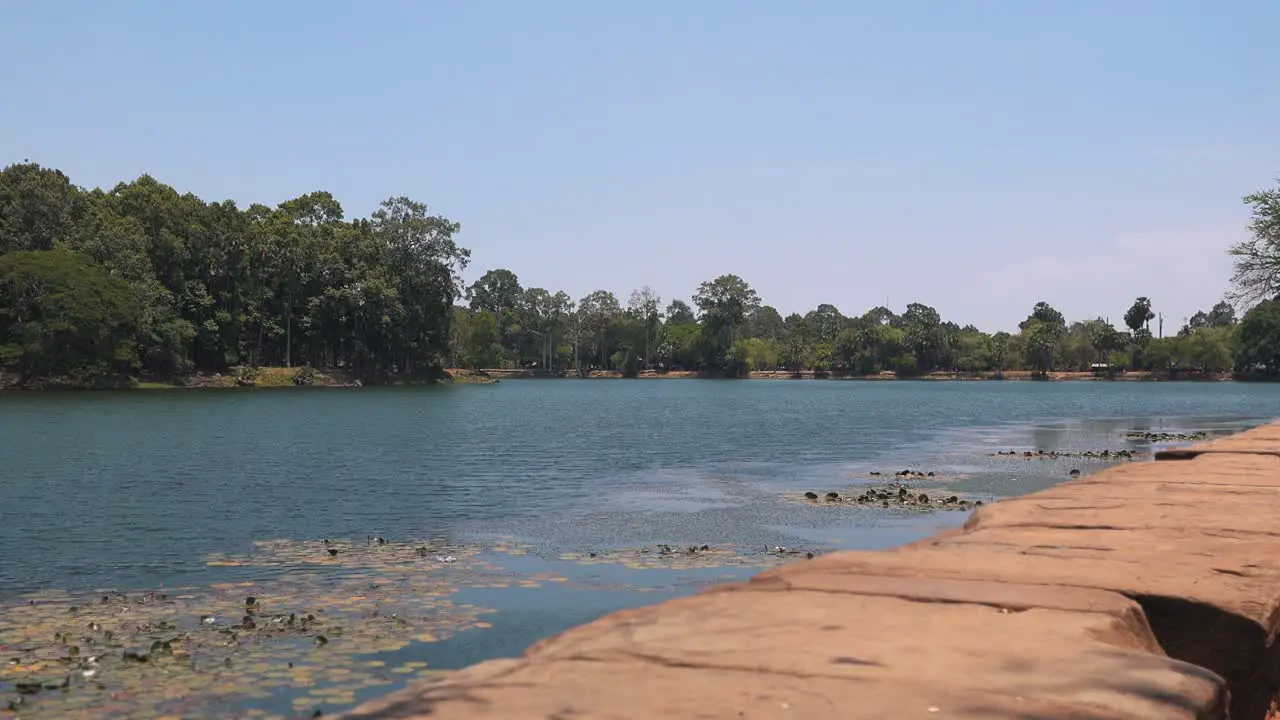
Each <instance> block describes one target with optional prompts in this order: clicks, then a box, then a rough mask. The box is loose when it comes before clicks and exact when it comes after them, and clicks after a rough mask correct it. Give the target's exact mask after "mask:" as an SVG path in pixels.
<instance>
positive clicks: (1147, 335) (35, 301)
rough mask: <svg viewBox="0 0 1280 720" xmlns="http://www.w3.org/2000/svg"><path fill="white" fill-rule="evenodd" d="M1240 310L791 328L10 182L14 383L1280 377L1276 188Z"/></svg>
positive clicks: (336, 232) (452, 227)
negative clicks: (285, 375) (260, 372)
mask: <svg viewBox="0 0 1280 720" xmlns="http://www.w3.org/2000/svg"><path fill="white" fill-rule="evenodd" d="M1245 201H1246V202H1247V203H1249V204H1250V205H1251V206H1252V207H1253V209H1254V220H1253V223H1252V224H1251V226H1250V229H1251V239H1250V241H1248V242H1246V243H1241V244H1240V245H1238V246H1236V247H1235V248H1233V249H1232V253H1233V255H1234V257H1235V260H1236V277H1235V278H1234V281H1235V282H1234V285H1235V291H1234V293H1233V295H1232V296H1231V298H1230V300H1231V301H1233V302H1235V303H1238V304H1240V305H1241V306H1242V307H1244V306H1248V307H1249V310H1248V312H1246V313H1245V314H1244V316H1243V318H1240V319H1237V317H1236V312H1235V309H1234V306H1233V304H1232V302H1228V301H1223V302H1220V303H1218V304H1217V305H1215V306H1214V307H1212V308H1207V309H1205V310H1204V311H1202V312H1199V313H1197V314H1196V315H1195V316H1193V317H1192V318H1190V319H1189V321H1188V322H1187V323H1186V324H1185V325H1184V326H1183V327H1182V328H1181V329H1180V330H1178V331H1177V333H1176V334H1173V335H1172V336H1171V337H1165V338H1160V337H1153V335H1152V332H1151V327H1150V323H1151V320H1152V319H1153V318H1154V317H1155V314H1154V311H1153V308H1152V301H1151V300H1150V299H1149V298H1146V297H1140V298H1137V299H1136V300H1135V301H1134V303H1133V304H1132V306H1131V307H1129V308H1128V309H1127V310H1126V311H1125V312H1124V314H1123V324H1122V325H1120V326H1119V327H1116V326H1115V325H1113V324H1111V323H1110V322H1108V321H1107V320H1105V319H1103V318H1095V319H1091V320H1083V321H1076V322H1071V323H1068V322H1067V321H1066V319H1065V318H1064V317H1063V315H1062V313H1061V312H1059V311H1058V310H1056V309H1055V308H1053V307H1051V306H1050V305H1049V304H1047V303H1043V302H1041V303H1038V304H1036V305H1035V306H1034V307H1033V308H1031V309H1030V312H1029V314H1028V315H1027V316H1026V318H1025V319H1024V320H1023V321H1022V322H1021V323H1020V324H1019V329H1018V331H1017V332H1015V333H1007V332H996V333H986V332H983V331H981V330H979V329H978V328H976V327H974V326H972V325H963V326H961V325H959V324H957V323H955V322H951V321H946V320H944V319H943V318H942V316H941V315H940V313H939V312H938V311H937V310H936V309H934V308H932V307H929V306H927V305H923V304H919V303H913V304H910V305H908V306H907V307H906V308H905V310H904V311H903V312H902V313H900V314H899V313H896V312H894V311H892V310H890V309H889V308H885V307H877V308H874V309H872V310H869V311H867V312H864V313H861V314H850V315H846V314H844V313H843V312H842V311H840V310H839V309H838V308H836V307H835V306H833V305H829V304H823V305H819V306H818V307H816V308H815V309H813V310H811V311H809V312H807V313H804V314H799V313H792V314H790V315H787V316H785V317H784V316H783V315H782V314H781V313H779V312H778V311H777V310H776V309H775V308H773V307H771V306H769V305H767V304H765V303H764V302H763V301H762V299H761V298H760V297H759V295H758V294H757V293H756V291H755V290H754V289H752V288H751V286H750V285H749V284H748V283H747V282H746V281H745V280H744V279H742V278H740V277H738V276H736V275H731V274H726V275H722V276H719V277H716V278H714V279H711V280H708V281H706V282H704V283H702V284H701V285H700V286H699V287H698V288H697V289H696V291H695V292H694V293H693V295H692V297H691V298H689V301H687V302H686V301H685V300H683V299H672V300H670V301H664V299H663V298H661V297H659V296H658V294H657V293H656V292H654V291H653V290H652V289H651V288H649V287H642V288H640V289H637V290H635V291H634V292H632V293H630V294H629V295H628V296H626V297H625V299H622V298H619V297H618V296H616V295H615V294H614V293H613V292H610V291H608V290H597V291H595V292H592V293H589V294H587V295H586V296H585V297H581V298H578V299H576V300H575V299H573V298H571V297H570V296H569V295H568V294H567V293H565V292H563V291H551V290H548V289H545V288H537V287H532V288H526V287H523V286H522V285H521V283H520V280H519V278H518V277H517V275H516V274H515V273H514V272H512V271H511V270H507V269H501V268H499V269H493V270H489V271H488V272H486V273H484V275H483V276H481V277H480V278H479V279H478V280H477V281H475V282H474V283H472V284H470V285H469V286H468V285H465V284H464V283H463V282H462V280H461V273H462V272H463V271H464V270H465V268H466V267H467V264H468V261H469V258H470V252H469V251H468V250H467V249H466V248H464V247H462V246H460V245H459V244H458V243H457V242H456V240H455V237H456V236H457V235H458V233H459V231H460V226H459V224H458V223H456V222H453V221H451V220H449V219H447V218H445V217H443V216H441V215H438V214H434V213H432V212H431V211H430V210H429V209H428V207H427V206H426V205H425V204H423V203H420V202H417V201H414V200H411V199H409V198H407V197H393V198H389V199H387V200H386V201H384V202H383V203H382V204H381V206H380V207H379V208H378V209H377V210H376V211H374V212H373V213H372V214H371V215H370V216H369V217H367V218H354V219H347V218H346V217H345V216H344V212H343V209H342V206H341V205H340V204H339V202H338V201H337V200H336V199H335V198H334V197H333V196H332V195H331V194H329V193H327V192H322V191H321V192H313V193H309V194H306V195H303V196H301V197H298V198H295V199H292V200H288V201H286V202H283V203H280V204H278V205H276V206H275V207H269V206H266V205H261V204H253V205H250V206H249V207H247V208H244V209H241V208H239V207H237V206H236V204H235V203H234V202H231V201H222V202H206V201H204V200H201V199H200V198H198V197H196V196H195V195H192V194H190V193H187V194H181V193H179V192H178V191H176V190H174V189H173V188H172V187H169V186H167V185H165V184H163V183H160V182H158V181H157V180H155V179H154V178H152V177H150V176H146V175H144V176H142V177H140V178H138V179H136V180H134V181H132V182H127V183H120V184H118V185H116V186H115V187H114V188H111V189H110V190H102V189H96V188H95V189H85V188H81V187H78V186H76V185H74V184H73V183H72V182H71V180H70V179H69V178H68V177H67V176H66V175H65V174H63V173H62V172H60V171H58V170H55V169H50V168H45V167H41V166H40V165H38V164H35V163H29V162H24V163H21V164H15V165H11V166H9V167H7V168H5V169H4V170H3V171H0V367H3V368H8V369H9V370H10V371H11V372H14V373H17V374H18V375H19V377H20V379H22V380H31V379H37V378H50V377H60V378H70V379H73V380H75V381H78V382H83V383H94V382H99V381H100V380H101V379H104V378H108V379H109V378H122V377H124V378H127V377H133V376H147V377H155V378H173V377H182V376H185V375H189V374H192V373H197V372H204V373H213V372H227V371H229V370H232V369H234V368H238V367H241V368H242V367H256V366H267V365H275V366H285V367H323V368H337V369H343V370H344V371H346V372H348V373H351V374H353V375H356V376H360V377H370V378H373V377H395V376H433V375H434V374H436V373H438V372H439V369H440V368H441V367H442V366H454V367H468V368H499V367H527V368H535V369H541V370H548V371H555V372H561V371H563V372H578V373H583V374H586V373H588V372H590V371H592V370H595V369H601V370H616V371H620V372H622V373H623V374H636V373H639V372H641V371H643V370H656V371H658V372H664V371H668V370H676V369H682V370H697V371H702V372H705V373H708V374H715V375H727V376H740V375H744V374H746V373H748V372H750V371H753V370H786V371H791V372H796V371H802V370H814V371H822V372H830V373H835V374H854V375H871V374H877V373H883V372H893V373H895V374H898V375H920V374H926V373H931V372H938V371H944V372H1001V371H1006V370H1031V371H1036V372H1048V371H1054V370H1089V369H1091V368H1094V367H1095V366H1097V365H1098V364H1102V365H1105V366H1107V367H1108V368H1109V369H1113V370H1123V369H1153V370H1169V371H1178V370H1195V371H1203V372H1211V373H1216V372H1226V371H1230V370H1251V369H1261V370H1264V371H1267V372H1272V371H1275V370H1277V369H1280V304H1277V301H1276V300H1275V298H1276V297H1277V296H1278V295H1280V260H1277V259H1276V258H1280V190H1269V191H1264V192H1261V193H1256V194H1254V195H1250V196H1248V197H1246V198H1245Z"/></svg>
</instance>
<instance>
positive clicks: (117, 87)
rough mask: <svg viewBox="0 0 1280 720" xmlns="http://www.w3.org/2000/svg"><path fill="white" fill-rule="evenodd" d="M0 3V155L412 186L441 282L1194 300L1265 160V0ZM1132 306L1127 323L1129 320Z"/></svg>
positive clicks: (364, 204)
mask: <svg viewBox="0 0 1280 720" xmlns="http://www.w3.org/2000/svg"><path fill="white" fill-rule="evenodd" d="M298 7H299V6H295V5H286V4H284V3H262V4H257V3H255V4H250V3H248V2H244V1H243V0H241V1H239V2H230V3H221V4H218V5H216V6H214V5H202V4H189V5H187V4H183V5H178V4H170V3H161V2H156V1H154V0H148V1H145V2H144V1H142V0H138V1H135V2H129V3H118V4H112V5H108V4H96V3H90V2H87V1H83V0H80V1H72V0H53V1H51V2H46V3H40V4H27V5H15V6H13V7H12V8H10V9H9V12H8V13H7V17H8V18H9V20H8V22H6V23H5V25H4V26H3V27H0V58H3V60H5V61H6V63H7V65H8V66H9V67H13V68H22V69H23V72H21V73H17V72H15V73H10V74H8V75H7V76H6V77H4V78H3V79H0V90H3V91H4V93H5V95H6V96H8V97H10V98H11V109H10V111H9V112H8V113H7V114H6V115H5V117H4V120H3V121H0V122H2V123H3V125H0V163H3V164H4V165H8V164H11V163H15V162H21V161H23V160H24V159H30V160H31V161H33V162H39V163H41V164H43V165H46V166H50V167H56V168H58V169H61V170H63V171H64V172H66V173H67V174H68V175H69V176H70V177H71V179H72V181H73V182H75V183H77V184H79V185H84V186H89V187H92V186H103V187H106V188H109V187H111V186H112V185H114V184H115V183H116V182H119V181H127V180H132V179H134V178H136V177H137V176H138V175H141V174H143V173H148V174H151V175H153V176H154V177H156V178H157V179H158V180H160V181H162V182H165V183H167V184H170V185H172V186H174V187H175V188H177V189H178V190H179V191H180V192H193V193H195V194H197V195H199V196H200V197H202V198H203V199H205V200H222V199H228V198H229V199H233V200H235V201H236V202H237V203H239V204H240V205H241V206H242V207H243V206H247V205H248V204H249V203H252V202H263V203H267V204H275V203H279V202H281V201H283V200H287V199H289V198H292V197H296V196H298V195H302V194H304V193H307V192H310V191H313V190H328V191H329V192H332V193H333V194H334V195H335V196H336V197H337V198H338V200H339V201H340V202H342V204H343V207H344V209H345V210H346V212H347V215H348V217H351V216H357V215H367V214H368V213H369V212H370V211H372V210H373V209H374V208H375V207H376V205H377V203H378V202H379V201H380V200H381V199H383V198H385V197H387V196H391V195H408V196H410V197H413V198H414V199H417V200H421V201H424V202H426V203H428V204H429V205H430V206H431V208H432V209H433V210H434V211H436V212H439V213H442V214H444V215H446V216H448V217H449V218H451V219H453V220H456V221H458V222H460V223H461V224H462V233H461V235H460V236H459V238H458V240H459V242H460V243H461V244H462V245H464V246H466V247H468V248H470V249H471V250H472V252H473V255H472V264H471V267H470V268H469V270H468V272H467V278H468V280H472V279H474V278H476V277H479V276H480V275H481V274H482V273H483V272H485V271H486V270H488V269H492V268H496V267H505V268H508V269H510V270H512V271H514V272H515V273H516V274H517V275H518V276H519V278H520V280H521V282H522V283H523V284H524V285H525V286H526V287H527V286H540V287H545V288H548V289H550V290H552V291H555V290H560V289H563V290H565V291H566V292H568V293H569V294H570V295H571V296H573V298H574V299H575V300H576V299H578V298H581V297H582V296H584V295H586V294H587V293H589V292H591V291H592V290H595V289H601V288H602V289H608V290H612V291H613V292H615V293H616V294H618V295H619V296H620V298H621V299H624V300H625V297H626V295H627V294H628V293H629V292H630V291H631V290H632V289H634V288H637V287H640V286H642V285H646V284H647V285H650V286H652V287H653V288H654V289H655V290H656V291H657V292H658V293H660V294H661V295H662V296H663V298H664V301H669V300H670V299H672V298H680V299H683V300H686V301H688V300H689V298H690V296H691V295H692V294H693V292H694V290H695V289H696V288H697V286H698V284H699V283H700V282H702V281H704V280H709V279H712V278H714V277H715V276H718V275H721V274H725V273H734V274H737V275H740V276H742V277H743V278H744V279H745V280H747V282H749V283H750V284H751V285H752V286H753V287H754V288H755V289H756V290H757V291H758V292H759V294H760V296H761V298H762V299H763V300H764V301H765V302H766V303H768V304H771V305H773V306H774V307H776V308H777V309H778V310H779V311H780V312H781V313H783V314H784V315H785V314H788V313H790V312H801V313H803V312H806V311H807V310H810V309H812V308H814V307H816V306H817V305H819V304H821V303H830V304H832V305H835V306H836V307H838V308H839V309H840V310H841V311H842V312H844V313H845V314H847V315H858V314H861V313H862V312H864V311H866V310H867V309H870V308H872V307H875V306H877V305H884V304H888V305H889V307H891V308H893V309H894V310H895V311H899V312H900V311H901V310H902V308H904V307H905V306H906V305H907V304H908V303H911V302H921V303H925V304H928V305H932V306H934V307H935V308H937V309H938V310H939V312H940V313H941V314H942V316H943V317H944V319H947V320H952V321H955V322H957V323H959V324H961V325H964V324H969V323H972V324H975V325H978V326H979V327H981V328H983V329H984V330H988V331H994V330H1000V329H1004V330H1014V329H1016V327H1017V324H1018V322H1019V321H1021V320H1022V319H1023V318H1025V317H1026V315H1027V314H1028V313H1029V312H1030V310H1031V307H1032V306H1033V305H1034V304H1035V303H1036V302H1037V301H1040V300H1044V301H1048V302H1049V303H1051V304H1052V305H1054V306H1055V307H1057V308H1058V309H1059V310H1061V311H1062V312H1063V313H1064V314H1065V315H1066V316H1067V318H1068V319H1069V320H1082V319H1088V318H1092V317H1095V316H1102V317H1110V318H1111V320H1112V321H1113V322H1115V323H1116V324H1122V323H1121V321H1120V317H1121V316H1122V314H1123V313H1124V311H1125V309H1127V308H1128V307H1129V305H1130V303H1132V301H1133V299H1134V297H1136V296H1138V295H1146V296H1149V297H1151V298H1152V300H1153V303H1154V310H1156V311H1157V312H1160V313H1163V315H1164V319H1165V333H1166V334H1169V332H1170V331H1171V329H1172V330H1176V329H1177V327H1178V326H1180V325H1181V323H1182V321H1183V319H1184V318H1186V317H1188V316H1190V315H1192V314H1193V313H1195V312H1196V311H1198V310H1207V309H1208V308H1209V307H1210V306H1212V305H1213V304H1214V303H1215V302H1217V301H1218V300H1219V299H1221V297H1222V295H1223V293H1224V291H1225V290H1226V289H1227V282H1228V279H1229V277H1230V259H1229V258H1228V257H1227V256H1226V254H1225V250H1226V248H1227V247H1229V246H1230V245H1231V244H1232V243H1234V242H1236V241H1238V240H1240V239H1243V238H1244V237H1245V236H1246V231H1245V223H1246V222H1247V220H1248V211H1247V208H1246V207H1245V206H1244V205H1243V204H1242V203H1241V196H1243V195H1245V194H1247V193H1249V192H1252V191H1255V190H1258V189H1261V188H1264V187H1269V186H1274V184H1275V183H1276V180H1277V176H1280V162H1278V161H1277V158H1278V157H1280V123H1278V122H1277V120H1280V95H1278V94H1276V93H1272V92H1268V91H1266V89H1265V88H1266V87H1269V84H1268V82H1267V81H1268V79H1269V77H1268V75H1267V74H1266V73H1267V70H1268V69H1269V67H1270V65H1269V63H1268V62H1267V61H1268V60H1269V59H1270V58H1271V57H1273V55H1274V43H1273V40H1274V38H1273V37H1272V36H1273V34H1274V29H1275V28H1276V27H1280V5H1275V4H1273V3H1268V2H1263V0H1242V2H1240V3H1236V4H1233V5H1231V6H1222V7H1220V8H1212V7H1210V6H1208V5H1205V4H1203V3H1195V2H1191V1H1190V0H1178V1H1172V0H1171V1H1169V2H1155V1H1154V0H1147V1H1141V2H1131V3H1125V4H1123V5H1114V4H1111V3H1104V2H1099V1H1093V0H1089V1H1082V2H1079V3H1074V4H1072V5H1070V6H1068V7H1059V6H1049V5H1043V6H1041V5H1030V4H1025V3H1014V2H1009V1H1006V2H1000V1H997V0H983V1H979V0H973V1H971V2H966V3H956V4H951V5H935V4H929V3H925V2H923V1H922V0H916V1H912V2H901V3H895V4H892V5H879V4H870V3H852V2H850V3H837V2H834V1H830V2H819V1H816V0H815V1H814V2H805V3H799V4H794V5H789V6H785V7H784V6H781V5H774V4H769V3H763V2H732V3H731V2H728V1H727V0H714V1H712V0H708V1H707V2H703V3H698V4H696V5H694V6H683V5H681V4H678V3H672V2H659V3H650V4H647V5H645V6H644V7H643V8H639V7H626V6H601V5H599V4H595V3H587V2H583V1H581V0H573V1H569V0H564V1H562V2H555V3H547V4H542V5H538V6H524V5H518V4H514V3H511V4H504V3H495V2H487V3H486V2H476V3H468V4H466V5H465V6H464V5H461V4H458V5H447V6H445V5H440V6H431V5H427V4H414V3H408V2H402V3H401V2H397V3H393V2H387V3H379V4H377V5H356V4H346V3H336V2H328V1H326V2H315V3H310V4H308V5H307V6H305V8H306V9H305V11H299V10H298V9H297V8H298ZM1154 325H1155V323H1154V322H1153V328H1154Z"/></svg>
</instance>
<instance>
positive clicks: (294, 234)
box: [0, 164, 468, 376]
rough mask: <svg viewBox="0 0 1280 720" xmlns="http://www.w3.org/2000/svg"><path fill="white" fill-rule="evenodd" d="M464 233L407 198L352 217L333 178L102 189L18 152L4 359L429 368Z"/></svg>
mask: <svg viewBox="0 0 1280 720" xmlns="http://www.w3.org/2000/svg"><path fill="white" fill-rule="evenodd" d="M457 232H458V225H457V224H456V223H453V222H450V221H449V220H447V219H445V218H443V217H440V216H438V215H432V214H431V213H429V212H428V210H427V207H426V206H425V205H423V204H421V203H417V202H414V201H412V200H410V199H408V198H403V197H398V198H391V199H389V200H386V201H385V202H383V203H382V206H381V207H380V208H379V209H378V210H377V211H376V212H375V213H373V215H372V216H371V217H369V218H360V219H356V220H352V221H346V220H344V218H343V212H342V206H341V205H339V204H338V202H337V200H335V199H334V198H333V197H332V196H331V195H329V193H325V192H315V193H311V194H308V195H304V196H302V197H299V198H296V199H294V200H289V201H288V202H284V203H281V204H280V205H279V206H277V207H275V208H269V207H266V206H263V205H253V206H251V207H249V208H247V209H244V210H241V209H239V208H237V207H236V206H235V204H234V203H232V202H230V201H226V202H220V203H219V202H213V203H209V202H205V201H203V200H201V199H200V198H197V197H195V196H194V195H190V194H187V195H181V194H179V193H178V192H177V191H175V190H174V189H173V188H171V187H169V186H167V185H164V184H161V183H159V182H157V181H156V180H154V179H153V178H151V177H148V176H145V175H144V176H143V177H140V178H138V179H137V180H135V181H133V182H130V183H121V184H119V185H117V186H116V187H114V188H112V189H111V190H110V191H106V192H104V191H102V190H96V189H95V190H84V189H81V188H79V187H76V186H74V185H72V184H71V181H70V180H69V179H68V178H67V176H66V175H64V174H62V173H61V172H58V171H56V170H50V169H47V168H42V167H40V166H39V165H35V164H22V165H13V166H10V167H8V168H6V169H4V170H3V171H0V364H3V365H8V366H10V367H16V368H18V369H19V371H20V372H21V373H23V374H24V375H26V376H38V375H48V374H65V373H69V372H80V373H104V372H111V373H117V372H139V371H142V372H146V373H150V374H153V375H156V376H175V375H184V374H188V373H191V372H193V371H207V372H217V371H224V370H226V369H228V368H230V367H232V366H236V365H248V366H254V365H286V366H289V365H301V364H306V363H310V364H314V365H317V366H326V367H344V368H348V369H350V370H351V371H352V372H353V373H358V374H363V375H377V374H384V373H404V374H413V373H419V372H424V371H429V370H430V369H431V368H434V367H438V364H439V361H440V359H441V357H442V356H443V354H444V353H445V352H446V350H447V348H448V345H449V332H450V328H451V325H452V320H453V305H454V300H455V299H456V298H457V297H458V294H459V291H460V286H461V283H460V279H459V273H460V272H461V271H462V269H463V268H464V267H465V266H466V263H467V258H468V252H467V251H466V250H464V249H462V248H460V247H458V246H457V245H456V244H455V243H454V239H453V237H454V234H455V233H457ZM42 338H43V339H42Z"/></svg>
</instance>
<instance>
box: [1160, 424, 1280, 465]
mask: <svg viewBox="0 0 1280 720" xmlns="http://www.w3.org/2000/svg"><path fill="white" fill-rule="evenodd" d="M1204 453H1262V454H1269V455H1277V456H1280V424H1276V423H1271V424H1268V425H1262V426H1260V427H1256V428H1251V429H1249V430H1245V431H1244V432H1240V433H1236V434H1235V435H1230V436H1228V437H1225V438H1219V439H1217V440H1211V441H1209V442H1203V443H1197V444H1195V445H1191V446H1189V447H1183V448H1171V449H1169V450H1161V451H1160V452H1158V453H1156V457H1157V458H1158V459H1166V460H1173V459H1182V458H1187V457H1195V456H1197V455H1202V454H1204Z"/></svg>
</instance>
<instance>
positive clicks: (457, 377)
mask: <svg viewBox="0 0 1280 720" xmlns="http://www.w3.org/2000/svg"><path fill="white" fill-rule="evenodd" d="M299 377H306V378H307V380H306V381H302V382H299V381H298V380H297V378H299ZM539 379H543V380H550V379H554V380H623V379H640V380H687V379H727V380H733V379H738V380H826V381H835V382H841V381H843V382H1226V381H1262V382H1267V381H1275V380H1277V379H1278V378H1273V377H1264V376H1241V375H1234V374H1232V373H1210V374H1205V373H1196V372H1181V373H1170V372H1156V371H1146V370H1143V371H1134V372H1127V373H1118V374H1116V375H1114V376H1105V375H1097V374H1094V373H1091V372H1079V371H1062V372H1050V373H1047V374H1046V375H1043V376H1042V375H1039V374H1037V373H1033V372H1031V371H1029V370H1010V371H1006V372H1004V373H996V372H975V373H959V372H956V373H942V372H935V373H928V374H926V375H915V376H906V377H898V376H897V375H894V374H892V373H884V374H879V375H840V374H837V373H829V372H824V371H813V370H805V371H801V372H790V371H786V370H767V371H753V372H751V373H750V374H749V375H748V376H746V377H743V378H723V377H722V376H720V375H718V374H716V373H713V372H706V371H697V370H674V371H670V372H665V373H658V372H655V371H653V370H646V371H642V372H641V373H640V374H639V375H638V376H634V377H632V378H627V377H626V376H624V375H623V374H622V373H621V372H620V371H617V370H593V371H591V372H590V373H589V374H587V375H585V376H582V375H579V374H578V373H576V372H574V371H553V372H545V371H538V370H527V369H507V368H503V369H487V370H464V369H460V368H445V369H443V370H442V371H440V372H439V373H438V374H436V375H433V376H426V377H412V378H400V377H396V376H390V377H383V378H373V379H370V378H364V379H361V378H356V377H354V376H352V375H349V374H347V373H345V372H343V371H342V370H333V369H315V370H311V369H306V370H304V369H303V368H298V367H293V368H283V367H264V368H256V369H254V371H253V372H252V373H249V374H246V373H244V372H227V373H198V374H194V375H190V376H186V377H182V378H177V379H172V380H166V381H158V380H148V379H141V380H140V379H137V378H132V377H123V378H117V379H114V380H108V381H102V382H100V383H98V384H96V385H92V386H87V385H84V384H76V383H74V382H71V381H69V380H67V379H65V378H53V379H41V380H39V381H37V382H35V383H31V384H28V385H18V384H17V376H16V375H14V374H13V373H6V372H4V371H3V370H0V391H2V390H10V391H22V390H27V391H42V390H44V391H50V390H189V389H226V390H230V389H254V388H257V389H279V388H295V387H298V388H301V387H313V388H358V387H364V386H371V387H387V386H392V387H394V386H406V385H490V384H493V383H496V382H499V381H501V380H539Z"/></svg>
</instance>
